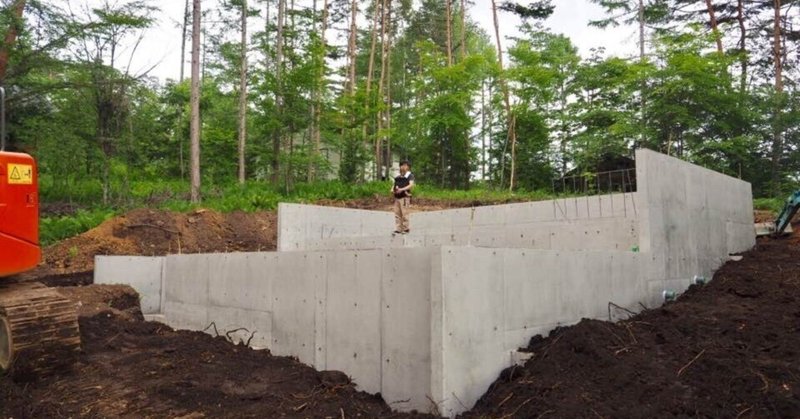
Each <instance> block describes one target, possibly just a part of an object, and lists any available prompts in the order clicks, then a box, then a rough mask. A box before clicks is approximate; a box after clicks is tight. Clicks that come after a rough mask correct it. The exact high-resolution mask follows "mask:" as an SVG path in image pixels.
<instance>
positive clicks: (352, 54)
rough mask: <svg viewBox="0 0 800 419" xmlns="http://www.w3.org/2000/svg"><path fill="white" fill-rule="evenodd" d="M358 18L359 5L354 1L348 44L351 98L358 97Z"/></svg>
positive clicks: (351, 7)
mask: <svg viewBox="0 0 800 419" xmlns="http://www.w3.org/2000/svg"><path fill="white" fill-rule="evenodd" d="M357 16H358V3H357V1H356V0H353V1H352V3H351V5H350V34H349V39H348V42H347V58H348V60H349V61H350V69H349V73H350V77H349V79H348V82H349V83H350V96H355V95H356V30H357V27H356V17H357Z"/></svg>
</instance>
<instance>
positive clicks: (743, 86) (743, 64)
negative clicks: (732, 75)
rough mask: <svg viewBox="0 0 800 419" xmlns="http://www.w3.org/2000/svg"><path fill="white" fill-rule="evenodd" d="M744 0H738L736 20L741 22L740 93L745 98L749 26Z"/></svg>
mask: <svg viewBox="0 0 800 419" xmlns="http://www.w3.org/2000/svg"><path fill="white" fill-rule="evenodd" d="M743 2H744V0H738V2H737V5H736V20H737V21H738V22H739V61H740V64H741V67H742V74H740V75H739V95H741V97H742V99H744V95H745V93H746V92H747V64H748V63H747V61H748V58H747V28H746V27H745V24H744V4H742V3H743Z"/></svg>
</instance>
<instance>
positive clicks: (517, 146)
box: [0, 0, 800, 203]
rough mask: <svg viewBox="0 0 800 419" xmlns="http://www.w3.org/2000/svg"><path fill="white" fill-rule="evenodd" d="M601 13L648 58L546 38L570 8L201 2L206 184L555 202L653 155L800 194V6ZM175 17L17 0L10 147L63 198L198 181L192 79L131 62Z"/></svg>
mask: <svg viewBox="0 0 800 419" xmlns="http://www.w3.org/2000/svg"><path fill="white" fill-rule="evenodd" d="M176 1H177V0H176ZM589 1H591V2H593V3H595V4H597V5H599V6H600V7H601V8H602V9H603V10H604V11H605V12H606V16H604V17H603V18H601V19H598V20H596V21H593V22H586V24H587V25H596V26H599V27H603V28H605V30H615V29H614V27H615V26H617V25H620V24H626V25H632V26H633V27H636V28H638V32H637V36H636V40H637V41H638V45H637V47H638V48H636V54H634V55H632V56H628V57H619V56H610V55H609V54H606V53H605V51H604V50H603V49H602V48H601V49H596V50H593V51H592V52H591V53H590V54H586V55H585V56H581V55H580V54H579V52H578V49H577V48H576V46H575V45H574V44H573V42H572V41H571V40H570V37H569V34H559V33H555V32H553V31H551V30H548V29H547V28H546V27H545V25H543V22H545V21H546V19H548V17H549V16H550V15H551V14H552V13H553V12H554V10H557V8H558V7H559V4H558V2H557V1H548V0H539V1H523V2H514V1H496V0H491V1H489V0H480V1H477V0H475V1H469V0H418V1H412V0H302V1H301V0H220V1H218V2H213V3H212V2H209V1H202V2H201V1H200V0H191V1H190V0H186V2H185V3H186V4H185V10H186V18H185V19H184V21H183V22H181V23H182V25H178V27H177V28H176V29H175V36H176V37H178V38H181V39H183V40H184V42H183V45H184V48H183V51H182V53H183V55H184V58H185V59H184V60H183V61H184V62H187V61H191V60H190V55H191V54H190V50H191V48H190V47H191V43H192V38H193V36H194V35H197V36H198V40H201V43H200V54H199V62H198V65H199V69H200V70H199V80H198V83H199V94H198V97H197V100H198V108H199V110H200V112H199V121H200V122H199V124H200V125H199V138H200V140H199V141H200V150H201V151H200V160H199V162H200V163H199V169H200V174H201V178H202V181H203V182H207V183H211V184H232V183H235V182H237V181H239V182H263V183H268V184H272V185H275V186H280V187H281V188H285V189H287V190H291V189H293V188H295V186H296V185H298V184H300V183H307V182H316V181H321V180H334V179H336V180H339V181H341V182H344V183H361V182H368V181H370V180H376V179H381V178H383V177H387V176H391V172H392V171H393V165H396V164H397V161H399V160H401V159H409V160H411V161H412V162H413V170H414V171H415V173H416V174H417V178H418V179H421V180H422V181H423V182H424V183H427V184H431V185H436V186H438V187H441V188H453V189H468V188H470V187H471V186H474V185H476V184H480V185H482V186H485V187H488V188H496V189H511V190H526V191H534V190H541V189H549V188H551V187H552V184H553V180H554V179H558V178H561V177H562V176H565V175H567V174H571V175H573V174H576V173H577V174H583V173H590V172H593V171H595V170H597V168H598V167H599V166H601V162H602V161H604V160H607V159H616V158H619V157H632V156H633V152H634V151H635V149H637V148H642V147H645V148H650V149H654V150H658V151H660V152H663V153H667V154H670V155H672V156H676V157H678V158H681V159H685V160H687V161H690V162H693V163H696V164H700V165H702V166H705V167H708V168H710V169H713V170H717V171H720V172H723V173H726V174H729V175H731V176H735V177H740V178H742V179H745V180H747V181H749V182H751V183H752V184H753V190H754V194H755V195H757V196H781V194H783V193H785V192H786V191H788V190H791V189H794V188H796V186H797V182H798V176H797V174H798V168H799V167H800V154H799V153H798V144H800V132H798V121H799V120H800V96H799V95H798V91H797V76H798V60H799V59H800V54H799V53H800V50H799V49H798V40H799V39H800V31H798V30H797V27H798V26H799V25H800V12H799V10H800V0H755V1H744V0H614V1H610V0H589ZM473 3H475V4H473ZM158 5H159V2H157V1H148V0H116V1H110V0H109V1H104V2H97V1H92V2H91V4H89V3H87V0H70V1H63V0H5V1H4V3H3V8H2V11H1V12H0V30H2V31H3V38H2V44H0V84H2V86H3V87H4V88H5V89H6V92H7V95H8V100H7V108H8V148H9V149H11V150H20V151H24V152H28V153H31V154H33V155H34V156H35V157H36V158H37V160H38V163H39V167H40V171H41V174H42V179H43V181H46V182H49V183H48V184H49V185H50V187H53V188H59V189H65V190H68V189H69V188H72V187H75V185H78V184H80V183H81V182H84V181H85V180H86V179H92V180H93V181H97V182H99V183H100V184H101V185H102V190H103V200H104V202H106V203H108V202H109V201H113V200H114V199H120V198H121V197H124V195H125V194H126V193H128V192H129V191H130V188H132V186H131V185H133V184H135V182H137V181H147V180H175V181H187V182H188V180H189V177H190V176H189V174H190V148H191V147H190V131H191V129H190V123H191V115H192V110H191V109H192V107H191V98H192V95H191V76H190V75H189V73H190V72H189V69H188V66H187V69H186V71H184V69H183V68H181V75H180V77H179V78H178V79H176V80H166V81H163V80H159V79H157V78H155V77H152V76H151V75H150V74H149V71H148V69H145V70H142V71H141V72H140V73H136V72H134V71H133V70H132V67H131V65H130V60H128V59H127V58H125V57H128V56H130V55H131V54H148V53H151V52H148V51H141V50H137V47H138V45H139V43H140V41H141V39H142V38H141V37H142V34H143V33H145V32H146V31H147V30H148V29H149V28H151V27H152V26H153V25H154V24H155V22H156V18H157V16H159V14H160V13H163V11H161V10H160V9H159V7H158ZM198 6H199V7H202V9H201V10H202V14H201V15H200V16H201V24H200V28H201V29H200V32H198V33H197V34H195V33H193V32H195V31H194V30H193V28H192V15H193V11H194V8H195V7H198ZM476 9H480V12H481V13H487V14H493V15H494V17H495V19H494V21H495V25H496V26H495V28H493V29H494V33H490V32H487V31H486V30H484V29H483V28H481V27H480V25H478V24H477V23H476V22H475V20H474V19H473V18H472V16H471V15H470V12H472V13H475V10H476ZM199 10H200V9H198V11H199ZM511 15H516V16H517V17H518V19H516V20H515V21H519V22H521V23H520V27H519V28H518V29H519V30H518V31H516V32H517V33H518V34H519V35H517V36H515V37H513V38H507V37H504V36H503V35H502V28H499V27H498V26H499V22H500V21H501V20H503V18H504V16H511ZM199 42H200V41H199Z"/></svg>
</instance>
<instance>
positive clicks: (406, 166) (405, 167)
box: [400, 160, 411, 173]
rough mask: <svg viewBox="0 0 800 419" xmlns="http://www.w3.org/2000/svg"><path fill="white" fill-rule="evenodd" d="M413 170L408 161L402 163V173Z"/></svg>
mask: <svg viewBox="0 0 800 419" xmlns="http://www.w3.org/2000/svg"><path fill="white" fill-rule="evenodd" d="M409 170H411V163H409V162H408V160H402V161H400V173H408V171H409Z"/></svg>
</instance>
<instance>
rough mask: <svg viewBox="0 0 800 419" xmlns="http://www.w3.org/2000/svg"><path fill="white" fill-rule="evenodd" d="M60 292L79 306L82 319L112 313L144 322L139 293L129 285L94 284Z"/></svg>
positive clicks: (62, 289) (60, 289) (61, 288)
mask: <svg viewBox="0 0 800 419" xmlns="http://www.w3.org/2000/svg"><path fill="white" fill-rule="evenodd" d="M58 292H60V293H61V295H63V296H64V297H66V298H68V299H70V300H72V301H74V302H75V304H76V305H78V315H79V316H80V317H92V316H95V315H98V314H100V313H105V312H111V313H112V314H114V315H115V316H116V317H118V318H122V319H126V320H144V316H142V309H141V306H140V305H139V293H137V292H136V290H134V289H133V288H131V287H130V286H128V285H106V284H93V285H87V286H78V287H59V288H58Z"/></svg>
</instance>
